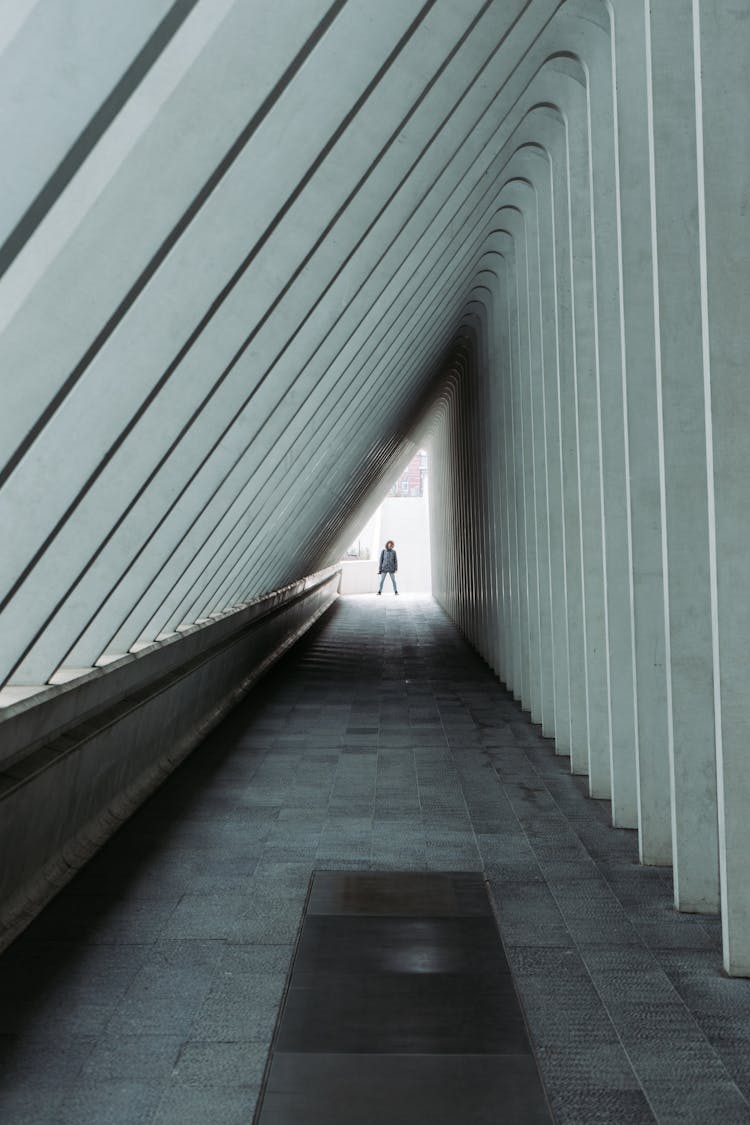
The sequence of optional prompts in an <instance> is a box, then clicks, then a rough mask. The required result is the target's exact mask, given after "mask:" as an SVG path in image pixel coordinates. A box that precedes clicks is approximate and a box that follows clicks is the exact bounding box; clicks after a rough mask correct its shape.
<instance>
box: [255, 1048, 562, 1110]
mask: <svg viewBox="0 0 750 1125" xmlns="http://www.w3.org/2000/svg"><path fill="white" fill-rule="evenodd" d="M302 1123H304V1125H551V1118H550V1115H549V1111H548V1110H547V1107H546V1103H545V1101H544V1096H543V1094H542V1092H541V1087H540V1086H539V1080H538V1077H537V1074H536V1067H535V1065H534V1061H533V1059H532V1058H530V1057H529V1056H528V1055H520V1056H519V1055H504V1056H497V1055H479V1056H477V1055H460V1056H455V1055H313V1056H311V1055H306V1054H305V1055H295V1054H280V1055H276V1056H275V1058H274V1062H273V1065H272V1067H271V1073H270V1076H269V1082H268V1089H267V1093H266V1097H265V1102H264V1105H263V1111H262V1113H261V1115H260V1118H259V1120H258V1125H302Z"/></svg>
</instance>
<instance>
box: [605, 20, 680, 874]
mask: <svg viewBox="0 0 750 1125" xmlns="http://www.w3.org/2000/svg"><path fill="white" fill-rule="evenodd" d="M645 22H646V21H645V10H644V6H643V4H630V5H625V6H622V8H620V7H618V9H617V12H616V13H615V17H614V27H613V34H614V37H615V39H614V47H615V58H616V68H615V92H616V104H617V153H618V171H617V180H618V186H619V192H618V194H619V211H620V226H621V233H620V247H621V250H620V252H621V270H622V279H621V308H622V333H623V358H624V372H625V402H626V413H627V441H628V480H629V485H630V497H629V502H630V526H631V550H632V583H633V586H632V595H633V614H634V656H635V680H636V701H637V723H638V829H639V831H638V845H639V853H640V858H641V862H642V863H648V864H665V865H668V864H671V862H672V831H671V814H670V803H671V797H670V776H669V753H668V750H667V743H668V731H667V678H666V670H665V666H666V642H665V628H664V586H663V564H662V540H661V499H660V495H659V428H658V425H657V417H658V415H657V398H656V363H655V359H654V352H655V347H654V304H653V285H652V277H653V273H652V271H653V260H652V255H651V235H650V226H649V221H648V217H649V215H650V213H651V192H650V187H649V156H648V108H647V100H646V98H647V74H646V28H645Z"/></svg>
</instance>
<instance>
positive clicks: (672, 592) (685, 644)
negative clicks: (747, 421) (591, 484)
mask: <svg viewBox="0 0 750 1125" xmlns="http://www.w3.org/2000/svg"><path fill="white" fill-rule="evenodd" d="M684 7H685V5H684V3H683V2H682V0H648V3H647V9H648V23H647V25H646V31H647V34H648V47H649V53H648V57H647V62H648V64H649V75H648V77H649V125H650V135H649V147H650V157H651V178H652V187H651V190H652V193H653V208H652V212H651V240H652V250H653V255H654V267H655V268H654V275H655V281H656V286H655V292H654V300H655V308H656V363H657V375H658V381H657V392H658V398H657V404H658V406H659V408H660V429H661V441H660V444H659V452H660V466H661V482H662V493H661V512H662V528H661V530H662V538H663V542H664V564H665V570H664V590H665V598H666V606H665V608H666V626H667V662H666V672H667V699H668V713H667V717H668V721H669V725H668V735H669V744H668V745H669V760H670V769H671V779H672V786H671V795H672V855H673V866H674V895H675V906H676V907H677V909H678V910H688V911H697V912H701V911H716V910H718V908H719V855H718V826H717V804H716V801H717V798H716V754H715V745H714V678H713V654H712V647H711V588H710V574H709V534H708V530H709V528H708V495H707V466H706V412H705V390H704V384H703V339H702V333H701V271H700V251H699V229H698V211H699V200H698V177H697V175H696V170H697V140H696V131H695V74H694V69H693V66H692V57H693V26H692V21H690V20H686V19H685V18H684V14H685V13H684ZM677 122H679V128H678V127H677V124H676V123H677Z"/></svg>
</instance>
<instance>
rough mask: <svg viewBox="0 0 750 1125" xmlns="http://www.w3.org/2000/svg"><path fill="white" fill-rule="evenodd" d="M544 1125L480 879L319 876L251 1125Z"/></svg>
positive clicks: (456, 875)
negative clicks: (254, 1123) (338, 1124)
mask: <svg viewBox="0 0 750 1125" xmlns="http://www.w3.org/2000/svg"><path fill="white" fill-rule="evenodd" d="M344 1121H345V1122H347V1123H348V1125H370V1123H373V1125H374V1123H375V1122H377V1123H378V1125H384V1123H387V1125H401V1123H403V1125H407V1123H409V1125H411V1123H414V1125H422V1123H424V1122H430V1123H431V1125H443V1123H445V1125H448V1123H454V1122H455V1123H456V1125H459V1123H460V1125H484V1123H485V1122H487V1123H488V1125H490V1123H492V1125H500V1123H502V1122H508V1123H509V1125H510V1123H511V1122H512V1123H513V1125H550V1122H551V1117H550V1114H549V1110H548V1108H547V1103H546V1100H545V1097H544V1092H543V1090H542V1086H541V1083H540V1080H539V1074H538V1072H537V1068H536V1063H535V1060H534V1057H533V1055H532V1054H531V1048H530V1046H529V1041H528V1037H527V1034H526V1028H525V1025H524V1021H523V1017H522V1015H521V1010H520V1007H519V1004H518V1000H517V997H516V993H515V989H514V987H513V981H512V978H511V974H510V969H509V967H508V963H507V960H506V958H505V954H504V952H503V948H502V945H501V943H500V938H499V935H498V932H497V928H496V926H495V920H494V917H493V915H492V911H491V909H490V903H489V899H488V896H487V891H486V888H485V884H484V882H483V879H482V876H481V875H480V874H478V873H474V872H470V873H463V872H449V873H445V874H442V873H435V872H430V873H424V874H420V873H413V872H409V873H399V872H382V873H380V872H362V873H359V872H351V871H347V872H341V873H338V872H318V873H317V874H315V875H314V876H313V879H312V885H311V888H310V895H309V898H308V904H307V911H306V913H305V917H304V920H303V926H302V932H301V935H300V940H299V943H298V948H297V953H296V956H295V959H294V962H293V964H292V968H291V971H290V976H289V980H288V988H287V993H286V999H285V1002H284V1005H283V1007H282V1010H281V1013H280V1017H279V1023H278V1027H277V1030H276V1035H275V1038H274V1043H273V1047H272V1052H271V1058H270V1065H269V1069H268V1073H267V1076H266V1083H265V1088H264V1091H263V1096H262V1098H261V1101H260V1103H259V1107H258V1112H257V1115H256V1122H257V1125H287V1123H291V1122H295V1123H300V1122H304V1123H305V1125H316V1123H317V1122H321V1123H322V1122H326V1125H336V1123H338V1122H344Z"/></svg>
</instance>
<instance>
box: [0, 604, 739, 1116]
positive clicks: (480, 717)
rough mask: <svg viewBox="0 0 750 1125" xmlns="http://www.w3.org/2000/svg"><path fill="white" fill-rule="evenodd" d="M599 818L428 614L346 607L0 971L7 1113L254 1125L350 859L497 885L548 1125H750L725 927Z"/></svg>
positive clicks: (54, 906)
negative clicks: (301, 944) (318, 882)
mask: <svg viewBox="0 0 750 1125" xmlns="http://www.w3.org/2000/svg"><path fill="white" fill-rule="evenodd" d="M608 808H609V807H608V805H607V804H606V803H604V802H596V801H591V800H589V799H587V798H586V797H585V795H584V787H583V783H582V781H581V780H580V779H577V778H573V777H571V776H570V773H569V760H568V759H567V758H563V757H558V756H555V753H554V744H553V743H552V742H551V741H550V740H548V739H544V738H542V737H541V735H540V734H539V731H538V728H536V727H534V726H532V725H531V724H530V723H529V721H528V719H527V717H526V716H525V715H524V714H523V713H522V712H521V710H520V708H519V707H518V705H517V704H516V703H514V702H513V700H512V699H511V698H510V696H509V695H508V693H507V692H506V691H505V690H504V689H503V687H502V686H501V685H500V684H499V683H498V682H497V681H496V679H495V678H494V677H493V676H492V675H491V673H490V672H489V670H488V669H487V667H486V665H485V664H484V663H483V662H482V661H481V660H480V659H479V657H477V656H476V655H475V654H474V653H473V652H472V650H471V649H470V648H469V646H468V645H467V644H466V642H465V641H464V640H463V638H462V637H461V635H460V634H459V633H458V631H457V630H456V629H455V628H454V626H453V625H452V624H451V623H450V622H449V620H448V618H447V617H446V616H445V615H444V614H443V613H442V611H441V610H440V609H439V608H438V606H437V605H436V604H435V603H434V602H432V601H430V600H429V599H417V598H409V597H401V598H399V599H393V598H386V597H383V598H379V599H378V598H375V597H372V596H370V597H361V598H348V599H341V600H340V601H339V602H338V603H337V604H336V606H335V607H334V609H333V610H332V611H331V612H330V613H329V614H328V615H327V617H326V618H325V619H324V620H323V622H322V624H320V625H318V626H316V627H315V628H314V629H313V630H312V632H311V633H310V634H309V635H308V636H307V637H306V638H305V639H304V640H303V641H302V642H301V643H300V644H299V646H298V647H297V648H296V649H295V650H294V651H293V652H292V653H291V654H290V655H289V656H288V657H287V658H286V659H285V660H284V661H283V662H282V663H281V664H280V665H279V666H278V667H277V668H276V669H275V671H274V672H273V673H272V674H271V675H270V676H269V677H268V678H267V679H266V680H265V681H263V683H262V684H261V685H260V686H259V687H258V689H257V690H256V691H255V692H254V693H253V694H251V696H250V697H249V699H248V700H247V701H246V702H245V703H244V704H243V705H242V706H241V707H239V708H238V709H237V711H236V712H234V713H233V714H232V716H231V717H230V719H229V720H228V721H226V722H225V723H224V724H223V725H222V726H221V727H220V728H217V730H216V731H215V733H214V734H213V735H212V736H211V737H210V738H209V739H208V740H207V741H206V742H205V743H204V745H203V746H202V747H201V748H200V749H199V750H198V751H196V752H195V753H194V754H193V755H192V757H191V758H189V759H188V760H187V762H186V763H185V764H184V765H183V766H182V767H181V768H180V769H179V770H178V771H177V773H175V774H174V775H173V776H172V777H171V778H170V779H169V780H168V781H167V782H166V784H165V785H164V786H163V787H162V788H161V790H159V792H157V794H156V795H155V796H154V797H153V798H152V799H151V800H150V801H149V802H148V803H147V804H146V805H145V806H144V807H143V808H142V809H141V810H140V811H139V812H138V813H137V814H136V815H135V816H134V817H133V818H132V819H131V820H130V821H129V822H128V823H127V824H126V825H125V826H124V828H123V829H121V830H120V832H118V833H117V835H116V836H115V837H114V838H113V839H112V840H111V841H110V843H109V844H108V845H107V846H106V847H105V848H104V849H103V850H102V851H101V852H100V853H99V854H98V855H97V856H96V857H95V858H94V860H93V861H92V862H91V863H89V864H88V866H87V867H86V868H84V870H83V871H82V873H81V874H80V875H79V876H78V877H77V878H76V879H75V880H74V881H73V882H72V883H70V884H69V885H68V886H67V887H66V888H65V889H64V890H63V891H62V892H61V894H60V895H59V896H58V897H57V898H56V899H55V900H54V901H53V902H52V903H51V905H50V906H49V907H48V908H47V909H46V910H45V911H44V912H43V914H42V915H41V916H40V917H39V918H38V919H37V920H36V921H35V922H34V923H33V925H32V926H31V927H30V928H29V929H28V930H27V931H26V932H25V933H24V934H23V935H22V936H21V937H20V938H19V939H18V940H17V941H16V942H15V943H14V945H13V946H11V947H10V949H9V950H8V951H7V952H6V953H5V954H4V955H3V957H2V958H0V990H1V991H0V1019H1V1020H2V1024H1V1025H0V1053H1V1059H0V1065H1V1066H2V1070H1V1072H0V1073H1V1074H2V1081H1V1083H0V1086H1V1090H2V1092H0V1121H2V1122H8V1123H11V1122H13V1123H16V1122H18V1123H21V1122H22V1123H23V1125H53V1123H54V1125H80V1123H81V1122H91V1123H92V1125H125V1123H127V1125H135V1123H140V1122H148V1123H151V1122H153V1123H154V1125H167V1123H169V1125H192V1123H193V1122H195V1123H196V1125H198V1123H200V1125H205V1122H211V1125H234V1123H238V1125H239V1123H244V1125H249V1122H250V1121H251V1120H252V1115H253V1112H254V1107H255V1105H256V1102H257V1099H258V1095H259V1092H260V1089H261V1083H262V1081H263V1075H264V1069H265V1066H266V1060H267V1057H268V1051H269V1046H270V1043H271V1038H272V1035H273V1031H274V1027H275V1024H276V1019H277V1014H278V1010H279V1005H280V1002H281V999H282V994H283V989H284V984H285V981H286V978H287V974H288V972H289V966H290V963H291V960H292V955H293V951H294V943H295V940H296V936H297V933H298V929H299V925H300V920H301V918H302V914H303V910H304V907H305V897H306V894H307V889H308V885H309V882H310V877H311V874H312V873H313V871H323V870H336V871H342V870H347V869H353V870H365V871H366V870H376V871H404V872H406V871H415V872H429V871H434V872H449V871H460V872H472V871H474V872H483V873H484V878H485V880H486V881H487V884H488V888H489V892H490V896H491V900H492V903H493V906H494V909H495V912H496V915H497V918H498V923H499V929H500V933H501V936H502V939H503V943H504V946H505V952H506V954H507V957H508V961H509V963H510V967H511V970H512V972H513V975H514V980H515V985H516V988H517V990H518V993H519V996H520V999H521V1003H522V1006H523V1009H524V1012H525V1015H526V1019H527V1021H528V1026H529V1031H530V1036H531V1040H532V1043H533V1045H534V1048H535V1052H536V1055H537V1059H538V1062H539V1067H540V1070H541V1073H542V1076H543V1079H544V1082H545V1087H546V1091H547V1095H548V1098H549V1101H550V1104H551V1107H552V1110H553V1112H554V1115H555V1120H556V1121H557V1122H558V1123H559V1125H563V1123H564V1125H585V1123H589V1122H591V1123H596V1125H606V1123H608V1122H612V1123H615V1122H616V1123H617V1125H624V1123H628V1122H633V1123H638V1125H640V1123H641V1122H643V1123H645V1122H653V1121H658V1122H660V1123H672V1122H677V1121H678V1120H679V1121H680V1122H694V1123H695V1125H699V1123H700V1125H705V1122H706V1121H707V1120H709V1119H711V1120H715V1121H721V1122H722V1125H731V1123H734V1122H750V1106H749V1105H748V1101H747V1100H746V1099H747V1098H748V1096H750V1000H749V999H748V992H747V987H746V982H744V981H741V980H730V979H726V978H723V977H721V976H720V975H719V970H720V965H721V953H720V931H719V921H718V918H706V917H699V916H694V915H692V916H691V915H685V914H682V915H678V914H677V913H675V912H674V910H673V909H672V897H671V871H670V870H669V869H657V868H642V867H639V866H638V864H637V852H636V839H635V833H633V832H627V831H616V830H613V829H612V828H610V827H609V823H608ZM708 1107H710V1111H709V1109H708ZM350 1121H351V1125H356V1122H357V1117H356V1113H355V1109H354V1107H352V1112H351V1116H350ZM457 1125H459V1123H457ZM460 1125H471V1122H470V1121H469V1120H468V1119H464V1120H463V1121H461V1123H460ZM514 1125H515V1123H514ZM519 1125H520V1123H519Z"/></svg>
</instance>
